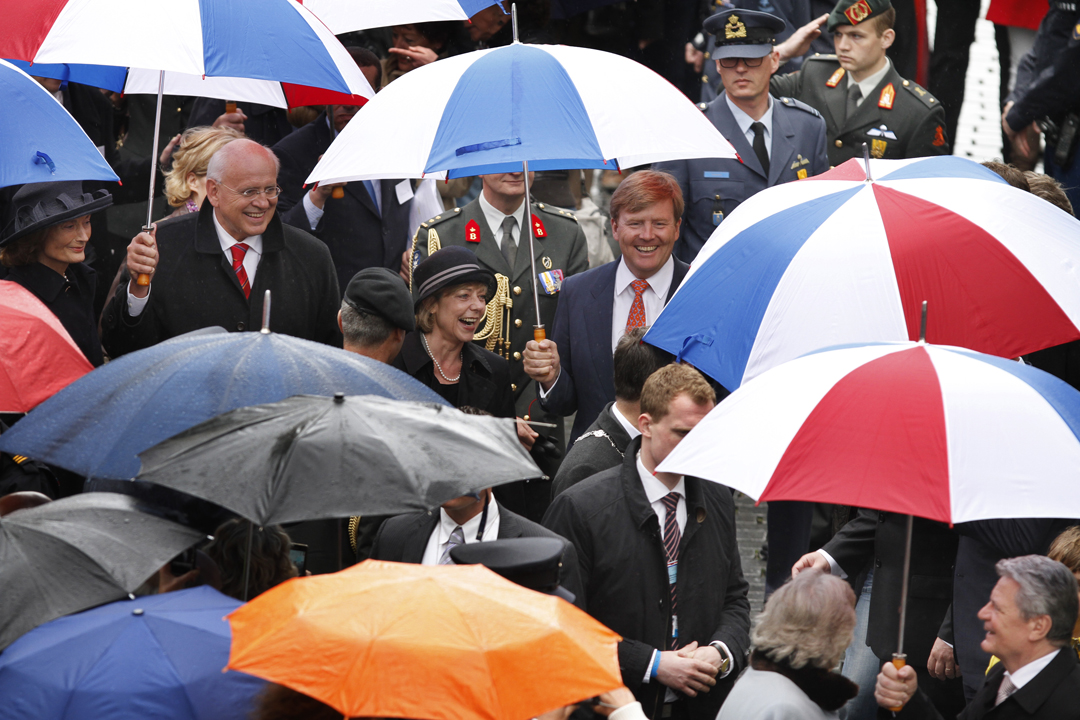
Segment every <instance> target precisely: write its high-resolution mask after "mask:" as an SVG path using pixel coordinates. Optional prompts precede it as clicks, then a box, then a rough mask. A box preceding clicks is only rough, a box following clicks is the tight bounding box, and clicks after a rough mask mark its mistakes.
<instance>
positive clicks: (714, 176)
mask: <svg viewBox="0 0 1080 720" xmlns="http://www.w3.org/2000/svg"><path fill="white" fill-rule="evenodd" d="M704 175H705V177H706V178H708V179H709V180H727V179H728V178H729V177H731V173H729V172H722V171H720V170H706V171H705V173H704Z"/></svg>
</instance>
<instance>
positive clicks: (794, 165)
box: [791, 155, 810, 170]
mask: <svg viewBox="0 0 1080 720" xmlns="http://www.w3.org/2000/svg"><path fill="white" fill-rule="evenodd" d="M809 164H810V161H809V160H807V159H806V158H804V157H803V156H802V155H799V156H797V157H796V158H795V162H793V163H791V169H792V170H798V169H799V166H801V165H809Z"/></svg>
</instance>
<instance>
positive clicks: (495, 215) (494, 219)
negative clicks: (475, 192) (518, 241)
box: [479, 190, 525, 237]
mask: <svg viewBox="0 0 1080 720" xmlns="http://www.w3.org/2000/svg"><path fill="white" fill-rule="evenodd" d="M479 199H480V209H481V210H483V211H484V219H485V220H487V224H488V229H489V230H491V234H492V235H494V234H495V233H497V232H499V229H500V228H502V223H503V220H504V219H505V218H506V217H507V215H506V213H504V212H503V211H502V210H499V209H498V208H497V207H495V206H494V205H492V204H491V203H489V202H488V201H487V198H486V197H484V191H483V190H481V191H480V197H479ZM512 214H513V216H514V219H516V220H517V227H518V237H521V226H522V224H523V223H524V221H525V203H524V201H523V202H522V203H521V204H520V205H518V209H517V210H515V211H514V212H513V213H512Z"/></svg>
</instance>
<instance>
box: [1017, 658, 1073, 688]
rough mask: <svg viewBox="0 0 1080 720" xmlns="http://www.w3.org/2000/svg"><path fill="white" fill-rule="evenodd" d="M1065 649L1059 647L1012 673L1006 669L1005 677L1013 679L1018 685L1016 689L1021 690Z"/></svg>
mask: <svg viewBox="0 0 1080 720" xmlns="http://www.w3.org/2000/svg"><path fill="white" fill-rule="evenodd" d="M1063 649H1064V648H1059V649H1058V650H1056V651H1054V652H1052V653H1047V654H1046V655H1043V656H1042V657H1041V658H1039V659H1038V660H1032V661H1031V662H1029V663H1028V664H1027V665H1025V666H1024V667H1022V668H1020V669H1019V670H1017V671H1016V672H1014V673H1010V672H1009V671H1008V670H1006V671H1005V677H1007V678H1009V680H1011V681H1012V684H1013V685H1014V686H1015V687H1016V689H1017V690H1019V689H1020V688H1022V687H1024V686H1025V685H1027V684H1028V683H1029V682H1031V681H1032V680H1034V679H1035V676H1036V675H1038V674H1039V673H1041V672H1042V671H1043V669H1044V668H1045V667H1046V666H1047V665H1049V664H1050V661H1051V660H1053V659H1054V658H1055V657H1057V654H1058V653H1059V652H1061V651H1062V650H1063Z"/></svg>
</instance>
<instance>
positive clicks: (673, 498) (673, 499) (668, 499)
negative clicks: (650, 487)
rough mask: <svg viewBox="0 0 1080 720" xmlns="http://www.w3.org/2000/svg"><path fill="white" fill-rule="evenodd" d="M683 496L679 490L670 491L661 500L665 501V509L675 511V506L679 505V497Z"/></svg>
mask: <svg viewBox="0 0 1080 720" xmlns="http://www.w3.org/2000/svg"><path fill="white" fill-rule="evenodd" d="M680 497H682V496H681V495H679V493H677V492H673V493H668V494H667V495H665V496H664V497H663V498H661V499H660V502H662V503H664V509H665V510H667V511H668V512H669V513H670V512H675V508H677V507H679V498H680Z"/></svg>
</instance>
